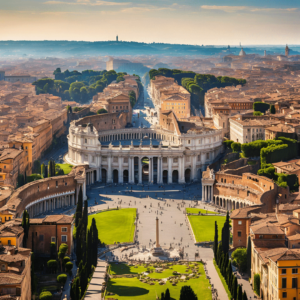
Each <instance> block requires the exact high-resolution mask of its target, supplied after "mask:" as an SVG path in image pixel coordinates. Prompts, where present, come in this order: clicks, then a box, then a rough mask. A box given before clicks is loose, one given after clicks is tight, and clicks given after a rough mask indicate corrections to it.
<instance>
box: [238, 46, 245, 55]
mask: <svg viewBox="0 0 300 300" xmlns="http://www.w3.org/2000/svg"><path fill="white" fill-rule="evenodd" d="M239 56H246V52H245V51H244V49H243V48H242V49H241V51H240V53H239Z"/></svg>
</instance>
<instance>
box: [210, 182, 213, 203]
mask: <svg viewBox="0 0 300 300" xmlns="http://www.w3.org/2000/svg"><path fill="white" fill-rule="evenodd" d="M210 194H211V197H210V202H212V201H213V198H214V186H213V185H211V186H210Z"/></svg>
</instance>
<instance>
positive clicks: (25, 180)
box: [24, 171, 27, 184]
mask: <svg viewBox="0 0 300 300" xmlns="http://www.w3.org/2000/svg"><path fill="white" fill-rule="evenodd" d="M26 183H27V176H26V171H25V173H24V184H26Z"/></svg>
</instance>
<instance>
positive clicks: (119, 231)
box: [88, 208, 136, 245]
mask: <svg viewBox="0 0 300 300" xmlns="http://www.w3.org/2000/svg"><path fill="white" fill-rule="evenodd" d="M93 218H95V221H96V224H97V228H98V236H99V239H100V240H101V242H103V243H105V244H107V245H111V244H114V243H118V242H119V243H127V242H128V243H129V242H133V238H134V230H135V225H134V221H135V218H136V208H125V209H119V210H109V211H104V212H100V213H98V214H95V215H90V216H89V217H88V221H89V222H88V227H90V226H91V223H92V219H93Z"/></svg>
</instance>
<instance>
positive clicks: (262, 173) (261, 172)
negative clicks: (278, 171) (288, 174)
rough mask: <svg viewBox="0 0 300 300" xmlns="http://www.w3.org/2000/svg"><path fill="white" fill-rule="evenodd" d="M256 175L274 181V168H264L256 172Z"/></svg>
mask: <svg viewBox="0 0 300 300" xmlns="http://www.w3.org/2000/svg"><path fill="white" fill-rule="evenodd" d="M257 175H260V176H265V177H268V178H270V179H274V180H276V175H275V168H274V167H273V166H272V167H269V168H265V169H259V170H258V171H257Z"/></svg>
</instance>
